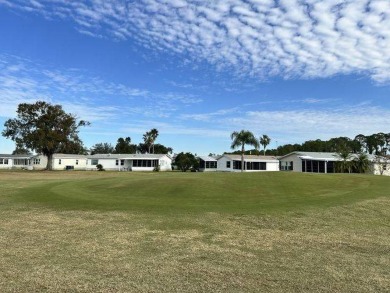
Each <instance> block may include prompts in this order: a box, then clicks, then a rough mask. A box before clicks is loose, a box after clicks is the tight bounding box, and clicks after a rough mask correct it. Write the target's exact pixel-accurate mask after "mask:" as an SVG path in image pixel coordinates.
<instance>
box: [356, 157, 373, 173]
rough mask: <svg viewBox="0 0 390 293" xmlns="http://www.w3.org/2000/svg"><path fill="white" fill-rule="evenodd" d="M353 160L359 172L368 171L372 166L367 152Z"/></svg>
mask: <svg viewBox="0 0 390 293" xmlns="http://www.w3.org/2000/svg"><path fill="white" fill-rule="evenodd" d="M353 161H354V165H355V168H356V170H357V171H358V172H359V173H366V171H367V170H368V169H369V168H370V161H369V160H368V156H367V154H365V153H360V154H358V155H357V156H356V157H355V159H354V160H353Z"/></svg>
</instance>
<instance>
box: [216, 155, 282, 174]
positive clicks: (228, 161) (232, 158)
mask: <svg viewBox="0 0 390 293" xmlns="http://www.w3.org/2000/svg"><path fill="white" fill-rule="evenodd" d="M217 170H218V171H225V172H240V171H241V155H236V154H224V155H222V156H221V157H219V158H218V160H217ZM244 171H245V172H262V171H263V172H264V171H279V161H278V159H277V158H276V157H274V156H255V155H245V156H244Z"/></svg>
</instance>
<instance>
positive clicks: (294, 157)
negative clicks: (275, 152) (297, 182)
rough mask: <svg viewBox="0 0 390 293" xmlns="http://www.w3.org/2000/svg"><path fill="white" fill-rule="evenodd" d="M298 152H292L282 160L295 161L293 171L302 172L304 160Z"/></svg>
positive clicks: (281, 160)
mask: <svg viewBox="0 0 390 293" xmlns="http://www.w3.org/2000/svg"><path fill="white" fill-rule="evenodd" d="M298 156H299V155H297V154H291V155H289V156H287V157H284V158H283V159H280V162H293V170H292V171H293V172H302V160H301V159H300V158H299V157H298Z"/></svg>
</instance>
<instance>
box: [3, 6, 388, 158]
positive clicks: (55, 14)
mask: <svg viewBox="0 0 390 293" xmlns="http://www.w3.org/2000/svg"><path fill="white" fill-rule="evenodd" d="M37 100H45V101H48V102H51V103H56V104H61V105H63V107H64V109H65V110H66V111H67V112H71V113H74V114H76V115H77V116H78V117H79V118H80V119H84V120H88V121H90V122H91V126H90V127H88V128H84V129H82V130H81V137H82V139H83V141H84V143H85V145H86V146H87V147H91V146H92V145H93V144H95V143H99V142H110V143H112V144H115V142H116V140H117V139H118V138H119V137H127V136H130V137H131V138H132V141H133V142H134V143H138V142H140V141H141V139H142V134H143V133H144V132H145V131H148V130H150V129H151V128H157V129H158V130H159V132H160V136H159V138H158V142H159V143H162V144H164V145H167V146H171V147H173V149H174V151H175V152H180V151H191V152H194V153H197V154H208V153H210V152H212V153H222V152H223V151H227V150H229V147H230V143H231V141H230V137H229V135H230V133H231V132H232V131H235V130H241V129H248V130H250V131H252V132H254V133H255V134H256V135H257V136H260V135H262V134H267V135H269V136H270V137H271V139H272V142H271V145H270V147H271V148H273V147H276V146H277V145H281V144H285V143H301V142H303V141H305V140H308V139H317V138H321V139H329V138H331V137H338V136H349V137H352V138H353V137H354V136H355V135H356V134H360V133H362V134H366V135H368V134H372V133H376V132H390V126H389V125H390V123H389V121H390V1H388V0H369V1H368V0H344V1H341V0H213V1H208V0H128V1H125V0H122V1H121V0H88V1H69V0H0V124H1V125H3V124H4V122H5V121H6V119H8V118H12V117H15V110H16V107H17V105H18V104H19V103H22V102H35V101H37ZM13 149H14V143H13V142H12V141H10V140H6V139H4V138H0V153H7V152H12V151H13Z"/></svg>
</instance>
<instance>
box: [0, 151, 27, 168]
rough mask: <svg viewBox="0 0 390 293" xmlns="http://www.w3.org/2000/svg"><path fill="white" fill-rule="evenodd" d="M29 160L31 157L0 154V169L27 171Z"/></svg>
mask: <svg viewBox="0 0 390 293" xmlns="http://www.w3.org/2000/svg"><path fill="white" fill-rule="evenodd" d="M31 158H32V156H31V155H9V154H0V169H28V168H29V167H30V166H31Z"/></svg>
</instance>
